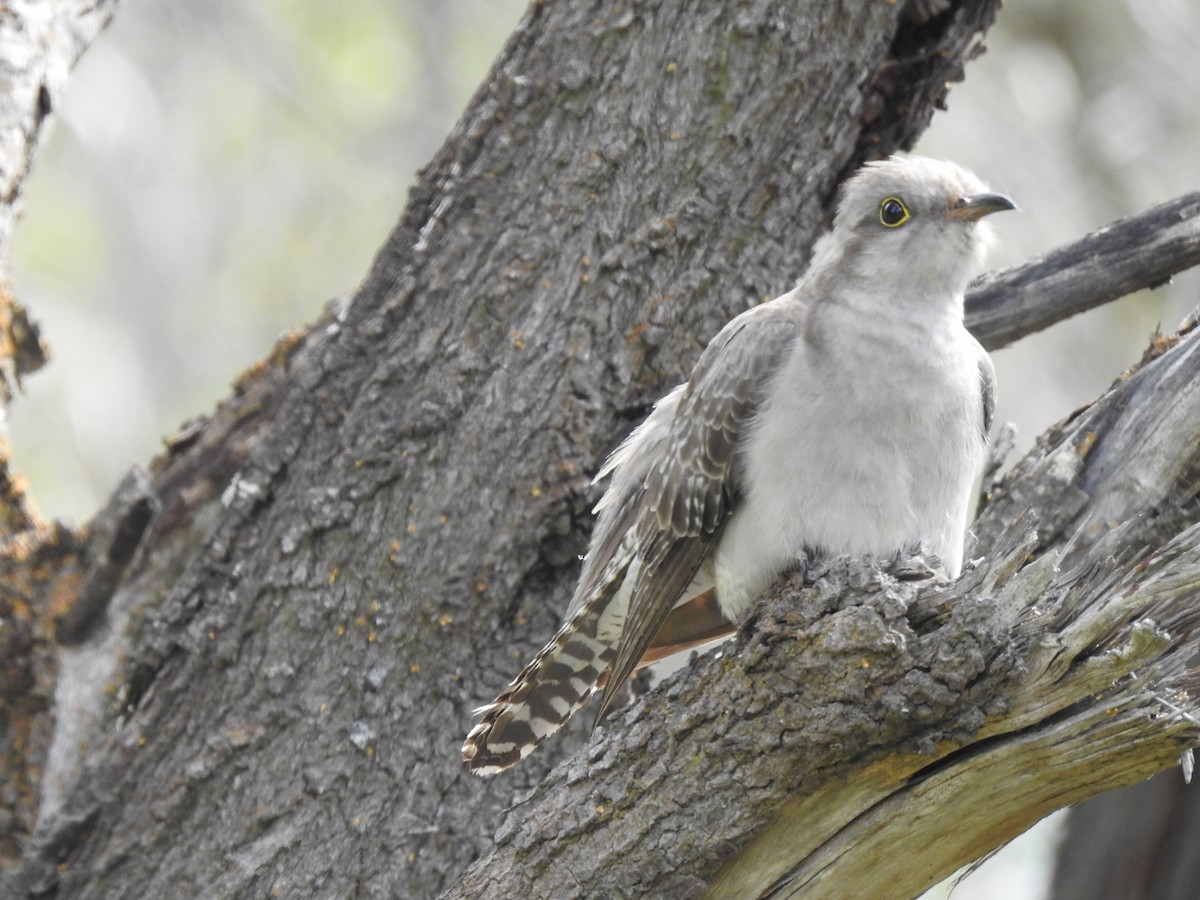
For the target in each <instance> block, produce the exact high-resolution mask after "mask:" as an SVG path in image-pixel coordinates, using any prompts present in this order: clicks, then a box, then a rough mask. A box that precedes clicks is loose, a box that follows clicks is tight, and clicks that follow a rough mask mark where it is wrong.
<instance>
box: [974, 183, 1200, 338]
mask: <svg viewBox="0 0 1200 900" xmlns="http://www.w3.org/2000/svg"><path fill="white" fill-rule="evenodd" d="M1198 263H1200V192H1196V191H1193V192H1192V193H1190V194H1184V195H1183V196H1182V197H1176V198H1175V199H1174V200H1169V201H1167V202H1166V203H1162V204H1160V205H1158V206H1156V207H1154V208H1153V209H1149V210H1146V211H1145V212H1142V213H1138V214H1137V215H1133V216H1128V217H1126V218H1124V219H1119V220H1117V221H1116V222H1113V223H1111V224H1109V225H1106V226H1104V227H1103V228H1101V229H1100V230H1099V231H1094V232H1092V233H1091V234H1089V235H1088V236H1087V237H1084V238H1081V239H1080V240H1078V241H1076V242H1075V243H1073V244H1068V245H1067V246H1065V247H1059V248H1058V249H1057V250H1053V251H1051V252H1050V253H1047V254H1046V255H1045V256H1042V257H1039V258H1037V259H1034V260H1030V261H1029V262H1026V263H1022V264H1020V265H1017V266H1012V267H1010V268H1008V269H1003V270H1000V271H997V272H991V273H989V274H988V275H986V276H984V277H983V278H981V279H979V280H978V281H977V282H976V283H975V284H974V285H973V286H972V288H971V290H970V291H969V292H968V294H967V327H969V328H970V329H971V332H972V333H973V334H974V335H975V337H976V338H978V339H979V342H980V343H981V344H983V345H984V346H985V347H987V348H988V349H989V350H996V349H998V348H1000V347H1004V346H1007V345H1008V344H1011V343H1012V342H1013V341H1015V340H1017V339H1018V338H1022V337H1024V336H1025V335H1028V334H1033V333H1034V332H1036V331H1041V330H1042V329H1043V328H1049V327H1050V326H1051V325H1053V324H1054V323H1055V322H1061V321H1062V320H1063V319H1066V318H1069V317H1070V316H1073V315H1075V314H1076V313H1081V312H1084V311H1085V310H1089V309H1093V308H1095V307H1097V306H1103V305H1104V304H1105V303H1110V302H1111V301H1113V300H1116V299H1118V298H1119V297H1124V296H1125V295H1126V294H1131V293H1133V292H1134V291H1139V290H1142V289H1143V288H1153V287H1158V286H1160V285H1162V284H1165V283H1166V282H1168V281H1170V280H1171V276H1172V275H1175V274H1177V273H1179V272H1182V271H1183V270H1184V269H1188V268H1191V267H1192V266H1194V265H1197V264H1198Z"/></svg>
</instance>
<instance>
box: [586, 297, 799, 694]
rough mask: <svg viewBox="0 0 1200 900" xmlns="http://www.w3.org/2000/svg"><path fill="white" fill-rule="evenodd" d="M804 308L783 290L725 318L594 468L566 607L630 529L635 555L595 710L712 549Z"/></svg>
mask: <svg viewBox="0 0 1200 900" xmlns="http://www.w3.org/2000/svg"><path fill="white" fill-rule="evenodd" d="M802 313H803V307H802V305H801V304H800V303H799V301H797V300H795V299H794V297H793V296H792V295H784V297H781V298H779V299H777V300H774V301H771V302H770V303H765V304H763V305H762V306H758V307H755V308H754V309H751V310H748V311H747V312H745V313H743V314H742V315H740V316H738V317H737V318H736V319H734V320H733V321H732V322H730V323H729V324H728V325H727V326H726V327H725V328H724V329H723V330H722V331H721V333H720V334H718V335H717V337H716V338H715V339H714V340H713V341H712V343H711V344H710V345H709V346H708V348H707V349H706V350H705V352H704V354H703V355H702V356H701V357H700V360H699V362H698V363H697V364H696V367H695V369H693V371H692V378H691V380H690V381H689V382H688V383H687V384H684V385H681V386H680V387H678V388H676V389H675V390H674V391H672V392H671V393H670V394H668V395H667V396H666V397H664V398H663V400H661V401H660V402H659V403H658V404H657V405H656V407H655V409H654V411H653V412H652V413H651V415H650V416H649V418H647V420H646V421H645V422H644V423H643V424H642V425H641V426H640V427H639V428H638V429H637V430H636V431H634V433H633V434H632V435H630V437H629V439H628V440H626V442H625V443H624V444H622V445H621V446H620V447H619V448H618V449H617V451H616V452H615V453H614V454H613V457H612V458H611V459H610V460H609V462H608V463H607V464H606V465H605V467H604V468H602V469H601V473H602V474H609V473H611V474H612V476H613V480H612V483H611V485H610V486H609V488H608V491H607V493H606V494H605V496H604V498H603V499H602V500H601V501H600V503H599V504H598V507H597V508H598V509H599V510H600V519H599V520H598V522H597V523H596V529H595V531H594V532H593V536H592V546H591V548H590V550H589V553H588V557H587V561H586V563H585V565H584V572H583V575H582V577H581V578H580V585H579V590H578V592H577V593H576V597H575V600H574V601H573V602H572V608H575V607H576V606H577V605H578V606H582V605H583V604H584V603H586V602H587V597H588V596H589V595H590V594H591V593H592V592H593V591H595V590H596V589H598V588H599V586H600V585H601V584H603V582H604V579H605V573H606V570H607V569H608V567H609V565H610V562H611V560H612V559H613V558H614V556H617V555H619V554H617V550H618V548H620V547H621V546H622V544H623V542H624V541H625V540H627V539H628V536H629V532H630V531H631V530H632V531H633V533H634V536H635V542H634V543H635V546H636V547H637V548H638V549H637V553H638V556H639V558H640V559H641V561H642V565H641V567H640V569H639V570H638V577H637V580H636V583H635V584H634V585H633V588H632V591H631V594H630V600H629V613H628V618H627V619H626V622H625V627H624V629H623V631H622V634H621V639H620V643H619V645H618V648H617V656H616V659H615V660H614V662H613V666H612V668H611V670H610V674H609V677H608V679H607V683H606V684H605V687H604V697H603V700H602V701H601V715H602V714H603V712H604V711H605V710H607V709H608V708H609V707H610V706H611V705H612V703H613V700H614V698H615V696H616V694H617V692H618V691H619V690H620V688H621V686H622V684H623V683H624V682H625V680H626V679H627V678H628V676H629V674H630V673H631V672H632V671H633V670H634V668H635V667H636V666H637V664H638V662H639V660H640V659H641V658H642V656H643V654H644V653H645V652H646V649H647V648H648V647H649V646H650V644H651V642H652V641H653V640H654V636H655V634H656V633H657V632H658V630H659V628H660V627H661V626H662V624H663V622H665V621H666V619H667V617H668V616H669V615H670V612H671V610H672V609H673V608H674V607H675V605H676V604H677V603H678V602H679V601H680V600H681V598H682V594H683V593H684V591H685V590H686V589H687V587H688V585H689V584H691V582H692V579H693V578H694V577H695V575H696V572H697V570H698V569H699V568H700V566H701V564H702V563H703V562H704V560H705V558H706V557H707V556H708V555H709V554H710V553H711V552H712V549H713V546H714V544H715V542H716V540H717V539H718V537H719V534H720V530H721V527H722V526H723V525H724V523H725V520H726V519H727V518H728V516H729V513H730V510H731V508H732V504H733V503H734V502H735V500H736V497H737V495H738V490H739V485H738V464H737V463H738V461H737V449H738V446H739V443H740V442H741V440H742V438H743V435H744V433H745V430H746V428H747V427H748V425H749V423H750V421H751V419H752V418H753V415H754V413H755V411H756V410H757V409H758V406H759V404H760V403H761V401H762V398H763V397H764V396H765V392H766V388H767V385H768V383H769V381H770V379H771V376H772V375H773V374H774V373H775V372H776V371H777V370H778V368H779V367H780V365H781V364H782V361H783V359H784V357H785V355H786V353H787V351H788V348H789V347H790V346H791V344H792V343H793V341H794V340H795V339H796V337H797V336H798V334H799V329H800V324H801V316H802ZM682 599H686V598H682Z"/></svg>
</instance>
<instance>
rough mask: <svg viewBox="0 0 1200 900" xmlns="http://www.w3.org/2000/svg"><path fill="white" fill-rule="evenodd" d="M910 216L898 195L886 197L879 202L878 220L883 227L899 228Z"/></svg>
mask: <svg viewBox="0 0 1200 900" xmlns="http://www.w3.org/2000/svg"><path fill="white" fill-rule="evenodd" d="M911 218H912V214H911V213H910V212H909V211H908V207H907V206H905V205H904V201H903V200H901V199H900V198H899V197H887V198H885V199H884V201H883V202H882V203H880V204H879V221H880V223H881V224H882V225H883V226H884V227H885V228H899V227H900V226H901V225H903V224H904V223H905V222H907V221H908V220H909V219H911Z"/></svg>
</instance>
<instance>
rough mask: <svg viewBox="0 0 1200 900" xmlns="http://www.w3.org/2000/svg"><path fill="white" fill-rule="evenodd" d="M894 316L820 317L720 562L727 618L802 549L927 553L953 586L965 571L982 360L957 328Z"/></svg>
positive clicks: (746, 456)
mask: <svg viewBox="0 0 1200 900" xmlns="http://www.w3.org/2000/svg"><path fill="white" fill-rule="evenodd" d="M888 318H890V317H882V318H881V317H872V316H863V315H861V314H860V313H856V312H853V311H851V310H844V309H839V308H836V307H835V308H832V309H826V310H823V311H822V312H821V317H820V320H818V321H817V322H815V323H814V328H813V329H812V330H810V333H809V340H807V341H800V342H798V343H797V345H796V347H795V348H794V349H793V352H792V354H791V356H790V357H789V359H788V361H787V363H786V364H785V366H784V367H783V368H782V370H781V371H780V373H779V376H778V377H777V378H776V379H775V380H774V382H773V383H772V385H771V390H770V392H769V395H768V400H767V402H766V403H765V404H764V406H763V408H762V409H761V410H760V413H759V415H758V416H757V418H756V421H755V422H754V425H753V427H752V428H751V429H750V431H749V433H748V434H747V436H746V440H745V443H744V444H743V448H742V451H741V465H742V469H741V478H740V482H741V485H742V490H743V494H742V497H741V499H740V502H739V503H738V504H737V506H736V507H735V509H734V512H733V514H732V516H731V517H730V520H729V521H728V523H727V524H726V528H725V531H724V532H723V534H722V538H721V541H720V544H719V545H718V547H717V551H716V555H715V560H714V564H715V569H714V576H715V580H716V584H717V596H718V598H719V599H720V601H721V606H722V609H723V611H724V612H725V613H726V615H729V616H730V617H736V616H738V615H740V613H741V612H742V611H743V609H744V608H745V606H746V604H748V603H749V601H750V600H752V599H753V598H754V597H755V596H756V595H757V594H758V593H760V592H761V591H762V590H763V589H765V588H766V587H767V586H768V585H769V584H770V583H771V581H773V580H774V579H775V578H776V577H777V576H778V575H779V573H780V572H782V571H784V570H786V569H787V568H789V567H790V566H791V565H793V564H794V563H795V560H796V558H797V557H798V556H799V555H800V553H801V552H802V551H805V550H817V551H822V552H827V553H832V554H836V555H841V554H854V555H858V554H869V555H873V556H886V555H891V554H893V553H895V552H897V551H899V550H902V549H905V548H909V547H913V546H915V545H916V544H918V543H925V544H926V545H928V547H929V548H930V549H932V550H933V551H934V552H936V553H937V554H938V555H939V556H940V557H941V559H942V561H943V563H944V564H945V567H946V570H947V573H948V574H949V575H950V576H951V577H954V576H956V575H957V574H958V573H959V571H960V570H961V568H962V556H963V540H964V537H965V533H966V528H967V524H968V517H969V515H970V514H971V511H972V508H973V502H972V501H973V496H972V495H973V491H974V483H975V480H976V478H977V476H978V473H979V471H980V469H981V467H982V465H983V461H984V454H985V442H984V439H983V437H982V434H981V432H982V427H983V425H982V419H983V402H982V396H981V387H980V377H979V368H978V353H979V352H980V351H979V349H978V345H977V344H976V343H975V341H974V339H973V338H972V337H971V336H970V335H969V334H968V333H967V332H966V330H965V329H964V328H963V327H962V325H961V322H960V321H958V320H956V319H954V318H953V317H950V318H947V319H944V320H942V321H940V322H927V321H926V322H921V323H919V324H917V325H913V324H912V323H904V322H896V321H888Z"/></svg>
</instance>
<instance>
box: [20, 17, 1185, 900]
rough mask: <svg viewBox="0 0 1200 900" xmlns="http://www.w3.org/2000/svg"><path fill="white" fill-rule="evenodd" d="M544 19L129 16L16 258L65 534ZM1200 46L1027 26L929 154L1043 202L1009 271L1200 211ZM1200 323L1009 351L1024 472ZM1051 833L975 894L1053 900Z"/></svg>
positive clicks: (1010, 412) (1093, 327) (347, 264)
mask: <svg viewBox="0 0 1200 900" xmlns="http://www.w3.org/2000/svg"><path fill="white" fill-rule="evenodd" d="M561 2H566V0H561ZM524 6H525V4H524V2H522V0H354V2H352V3H341V4H329V3H324V2H319V0H259V2H256V3H246V2H232V0H171V2H168V0H127V2H125V3H123V4H122V5H121V7H120V8H119V10H118V13H117V15H116V18H115V20H114V22H113V25H112V27H111V28H110V29H109V30H108V32H107V33H105V34H104V35H102V36H101V38H100V40H98V41H97V42H96V44H95V45H94V46H93V47H92V48H91V49H90V50H89V51H88V52H87V53H86V55H85V56H84V57H83V60H82V62H81V63H80V65H79V68H78V70H77V72H76V73H75V76H74V77H73V79H72V80H71V82H70V86H69V91H68V95H67V97H66V98H65V100H64V102H63V103H62V104H61V108H60V109H59V110H58V116H57V120H56V124H55V127H54V128H53V130H52V133H51V137H50V139H49V142H48V145H47V146H46V147H45V149H44V152H43V153H42V155H41V157H40V158H39V160H38V162H37V168H36V170H35V172H34V174H33V176H32V178H31V180H30V181H29V183H28V187H27V193H26V198H25V217H24V221H23V222H22V223H21V224H20V226H19V227H18V229H17V232H16V237H15V248H14V260H13V275H12V281H13V286H14V289H15V292H16V294H17V296H18V297H19V298H20V299H21V300H22V301H23V302H25V303H26V304H27V305H28V306H29V307H30V309H31V311H32V313H33V315H34V316H35V317H36V319H37V320H38V321H39V322H40V323H41V324H42V326H43V331H44V334H45V337H46V338H47V340H48V341H49V343H50V345H51V348H52V350H53V357H52V364H51V365H50V366H49V367H48V368H47V369H45V370H44V371H43V372H40V373H38V374H37V375H36V376H35V377H33V378H31V379H29V381H28V382H27V390H26V394H25V396H24V397H22V398H20V399H19V400H18V401H17V402H16V403H14V404H13V406H12V408H11V411H10V419H9V421H8V423H7V427H8V429H9V432H10V438H11V441H12V443H13V445H14V453H15V456H16V465H17V467H18V468H19V469H20V470H21V471H23V472H24V474H26V475H27V476H28V479H29V481H30V483H31V490H32V494H33V496H34V498H35V500H36V502H37V503H38V505H39V507H40V509H41V510H42V512H43V513H44V514H46V515H50V516H58V517H66V518H71V519H75V520H84V519H86V518H87V517H88V516H89V515H90V514H91V513H92V512H94V511H95V510H96V509H97V508H98V506H99V505H100V504H101V503H102V502H103V500H104V498H105V497H106V496H107V494H108V492H109V491H110V490H111V489H112V488H113V486H114V485H115V483H116V482H117V480H118V478H119V477H120V476H121V474H122V473H123V472H124V471H126V470H127V469H128V468H129V467H130V466H131V465H134V464H145V463H146V462H147V461H148V460H149V459H150V457H151V456H152V455H153V454H154V453H156V452H157V450H158V448H159V446H160V445H159V441H160V439H161V437H162V436H163V435H166V434H168V433H170V432H172V431H173V430H174V429H175V428H176V427H177V426H178V425H179V424H180V423H181V422H182V421H183V420H185V419H187V418H188V417H191V416H195V415H199V414H202V413H204V412H205V411H206V410H208V409H210V408H211V407H212V406H213V405H214V404H215V402H216V401H217V400H219V399H220V398H221V397H222V396H224V395H225V394H226V393H227V392H228V387H229V384H230V382H231V380H232V379H233V378H234V377H236V375H237V374H238V373H239V372H240V371H241V370H242V369H244V368H245V367H247V366H248V365H250V364H251V363H253V362H254V361H255V360H256V359H259V358H260V357H262V356H263V355H265V354H266V352H267V351H268V349H269V348H270V346H271V344H272V342H273V340H274V339H275V337H276V336H277V335H278V334H279V333H280V332H282V331H284V330H286V329H288V328H290V327H292V326H295V325H297V324H300V323H303V322H306V321H309V320H311V319H313V318H314V317H315V316H316V315H317V313H318V311H319V310H320V308H321V307H322V305H323V304H324V303H325V302H326V301H327V300H329V299H330V298H331V297H334V296H337V295H339V294H342V293H346V292H348V291H350V290H352V289H353V287H354V285H355V284H356V283H357V281H358V280H359V279H360V278H361V277H362V275H363V274H364V273H365V272H366V271H367V269H368V267H369V265H370V262H371V258H372V256H373V254H374V253H375V251H376V250H377V248H378V247H379V246H380V245H381V244H382V243H383V241H384V239H385V238H386V236H387V234H388V232H389V230H390V228H391V226H392V225H393V223H394V222H395V220H396V219H397V217H398V215H399V212H400V210H401V208H402V206H403V204H404V200H405V192H406V190H407V188H408V186H409V185H410V184H411V182H412V179H413V176H414V173H415V172H416V170H417V168H418V167H420V166H421V165H423V164H424V163H425V162H426V161H427V160H428V159H429V158H430V156H431V155H432V153H433V152H434V150H435V149H436V148H437V146H438V145H439V144H440V143H441V141H442V139H443V138H444V136H445V134H446V132H447V131H448V130H449V128H450V127H451V125H452V124H453V122H454V120H455V119H456V118H457V116H458V114H459V112H460V111H461V109H462V108H463V106H464V105H465V103H466V102H467V100H468V99H469V97H470V95H471V93H472V92H473V91H474V89H475V87H476V86H477V85H478V83H479V81H480V79H481V78H482V77H483V75H484V74H485V73H486V71H487V68H488V66H489V65H490V63H491V61H492V59H493V58H494V56H495V55H496V53H497V52H498V51H499V49H500V47H501V45H502V44H503V42H504V40H505V39H506V38H507V36H508V34H509V32H510V31H511V30H512V28H513V26H514V25H515V24H516V23H517V21H518V19H519V18H520V16H521V14H522V13H523V11H524ZM1198 40H1200V5H1198V4H1196V3H1194V2H1193V0H1091V2H1089V3H1086V4H1085V3H1061V2H1056V0H1008V2H1007V3H1006V4H1005V6H1004V8H1003V10H1002V12H1001V14H1000V17H999V20H998V22H997V24H996V26H995V27H994V29H993V30H992V32H991V34H990V35H989V37H988V40H987V43H988V45H989V52H988V53H987V54H986V55H985V56H983V57H982V58H981V59H979V60H977V61H976V62H974V63H972V64H971V65H970V66H969V68H968V72H967V80H966V81H965V82H964V83H963V84H961V85H957V86H955V87H954V89H953V90H952V92H951V94H950V98H949V107H950V108H949V111H948V112H945V113H941V114H939V115H938V116H936V117H935V118H934V123H933V126H932V128H931V129H930V131H929V132H928V133H927V134H926V135H925V136H924V137H923V138H922V139H921V141H920V143H919V145H918V147H917V148H916V149H917V151H918V152H922V153H926V154H928V155H932V156H940V157H945V158H950V159H954V160H956V161H958V162H960V163H962V164H964V165H966V166H968V167H969V168H972V169H974V170H975V171H976V172H977V173H978V174H980V175H981V176H982V177H983V178H984V180H986V181H988V182H989V183H990V184H991V186H992V187H993V188H995V189H998V190H1003V191H1006V192H1008V193H1010V194H1011V195H1012V196H1013V197H1014V198H1016V199H1017V201H1018V202H1019V203H1020V205H1021V207H1022V210H1023V212H1022V213H1020V214H1015V215H1008V216H1004V217H998V218H997V219H996V221H995V227H996V231H997V233H998V235H999V238H1000V240H999V243H998V246H997V249H996V251H995V252H994V253H993V256H992V259H991V262H990V264H991V265H993V266H1002V265H1007V264H1010V263H1014V262H1018V261H1020V260H1023V259H1025V258H1027V257H1029V256H1031V255H1035V254H1038V253H1042V252H1045V251H1046V250H1048V249H1050V248H1052V247H1054V246H1056V245H1058V244H1061V243H1064V242H1066V241H1069V240H1072V239H1074V238H1076V237H1078V236H1080V235H1082V234H1084V233H1086V232H1088V231H1090V230H1093V229H1095V228H1097V227H1099V226H1101V225H1103V224H1104V223H1106V222H1108V221H1110V220H1111V219H1113V218H1116V217H1119V216H1122V215H1126V214H1129V213H1132V212H1136V211H1139V210H1142V209H1144V208H1146V207H1148V206H1150V205H1153V204H1155V203H1158V202H1160V201H1163V200H1166V199H1169V198H1171V197H1173V196H1176V195H1178V194H1180V193H1183V192H1185V191H1189V190H1194V189H1196V188H1197V187H1198V181H1200V180H1198V178H1197V170H1198V168H1200V153H1198V152H1197V148H1198V147H1200V99H1198V98H1200V54H1197V53H1196V51H1195V47H1196V44H1197V41H1198ZM796 274H797V275H799V274H800V273H799V272H797V273H796ZM1197 303H1200V277H1198V276H1197V274H1196V273H1188V274H1186V275H1184V276H1181V277H1179V278H1177V279H1176V280H1175V283H1174V284H1172V285H1171V286H1169V287H1164V288H1160V289H1158V290H1156V291H1153V292H1143V293H1142V294H1139V295H1136V296H1133V297H1130V298H1127V299H1125V300H1124V301H1122V302H1120V303H1117V304H1112V305H1111V306H1109V307H1106V308H1104V309H1102V310H1098V311H1095V312H1092V313H1089V314H1087V315H1084V316H1080V317H1077V318H1076V319H1073V320H1071V321H1069V322H1066V323H1063V324H1061V325H1058V326H1056V327H1055V328H1053V329H1050V330H1049V331H1048V332H1046V333H1044V334H1042V335H1038V336H1035V337H1033V338H1029V339H1026V340H1024V341H1022V342H1021V343H1020V344H1018V345H1017V346H1016V347H1013V348H1010V349H1006V350H1003V351H1000V352H999V353H997V354H995V357H996V363H997V369H998V372H999V379H1000V409H999V414H1000V416H1001V417H1002V418H1006V419H1009V420H1012V421H1014V422H1016V423H1017V425H1018V428H1019V430H1020V433H1021V437H1022V441H1023V443H1022V446H1027V445H1028V444H1029V443H1031V442H1032V440H1033V439H1034V438H1035V437H1036V435H1037V434H1038V433H1039V432H1040V431H1042V430H1043V429H1045V428H1046V427H1047V426H1048V425H1049V424H1051V423H1053V422H1054V421H1056V420H1058V419H1060V418H1061V417H1063V416H1065V415H1067V414H1068V413H1069V412H1071V410H1073V409H1074V408H1075V407H1076V406H1078V405H1080V404H1083V403H1085V402H1087V401H1089V400H1090V399H1092V398H1093V397H1095V396H1096V395H1097V394H1098V393H1099V392H1100V391H1102V390H1103V389H1104V388H1105V386H1106V385H1108V384H1109V383H1110V382H1111V381H1112V380H1113V379H1114V378H1115V377H1116V376H1117V375H1118V374H1119V373H1120V372H1121V371H1122V370H1123V369H1125V368H1126V367H1127V366H1129V365H1130V364H1132V363H1133V362H1135V361H1136V360H1137V359H1138V357H1139V356H1140V354H1141V351H1142V349H1143V348H1144V347H1145V345H1146V343H1147V340H1148V337H1149V335H1150V334H1151V332H1152V331H1153V330H1154V328H1155V327H1156V326H1158V325H1159V324H1161V325H1162V327H1163V328H1164V329H1165V330H1171V329H1173V328H1174V327H1175V326H1176V325H1177V324H1178V322H1179V320H1180V319H1181V318H1182V317H1183V316H1184V315H1185V314H1186V313H1187V312H1188V311H1189V310H1191V309H1192V308H1194V307H1195V306H1196V305H1197ZM1051 831H1052V826H1051V827H1041V826H1040V827H1039V829H1038V830H1035V832H1033V833H1031V836H1030V837H1027V838H1025V839H1023V840H1022V841H1021V842H1018V845H1017V847H1015V848H1014V849H1013V851H1011V852H1006V853H1005V854H1002V855H1001V856H1000V857H999V858H998V859H997V860H996V861H994V862H993V863H989V864H988V865H987V866H985V867H984V869H983V870H982V871H981V872H980V874H979V875H978V876H975V877H972V879H971V880H970V881H969V882H968V883H967V884H965V885H963V886H962V887H961V888H960V892H964V893H960V894H959V896H969V897H970V898H986V897H991V896H995V897H1001V896H1003V897H1012V896H1021V897H1026V898H1036V897H1038V896H1043V895H1044V892H1045V890H1046V888H1045V878H1046V875H1045V871H1046V865H1047V861H1048V860H1049V858H1050V855H1051V853H1052V846H1051V843H1050V842H1049V841H1048V840H1047V839H1046V835H1047V834H1048V833H1049V832H1051ZM997 867H1002V868H999V869H998V868H997ZM939 895H944V889H941V893H940V894H939Z"/></svg>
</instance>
